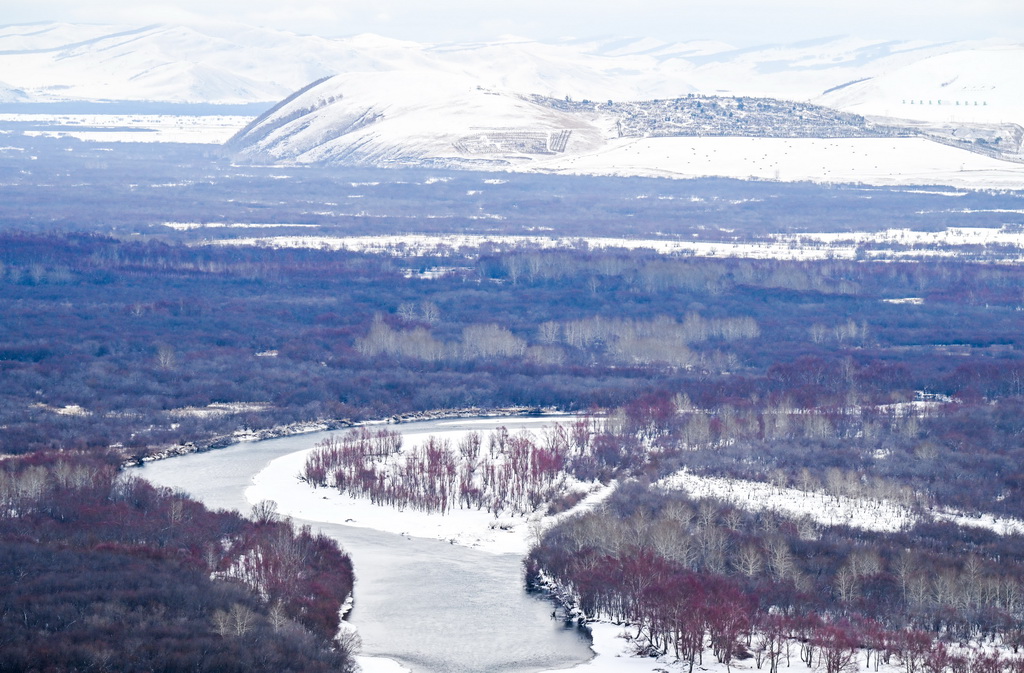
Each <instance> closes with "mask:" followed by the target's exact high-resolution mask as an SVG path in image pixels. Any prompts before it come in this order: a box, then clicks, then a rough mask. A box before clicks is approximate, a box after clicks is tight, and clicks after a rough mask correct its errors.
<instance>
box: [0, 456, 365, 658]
mask: <svg viewBox="0 0 1024 673" xmlns="http://www.w3.org/2000/svg"><path fill="white" fill-rule="evenodd" d="M117 462H118V459H117V457H115V456H97V455H95V454H89V455H84V454H75V453H67V452H63V453H59V454H47V453H42V452H39V453H35V454H33V455H32V456H29V457H25V458H20V459H19V458H11V459H8V460H5V461H3V462H0V671H4V672H7V671H11V672H14V671H43V670H52V671H86V670H96V671H168V672H170V671H217V672H221V671H286V670H304V671H344V670H351V669H352V667H353V665H354V662H353V659H352V657H351V653H350V652H349V651H348V650H347V649H346V648H347V646H346V645H344V644H342V643H339V642H337V641H335V640H334V639H335V636H336V635H337V634H338V629H339V620H340V609H341V607H342V604H343V603H344V601H345V600H346V599H347V598H348V597H349V595H350V594H351V591H352V582H353V576H352V565H351V562H350V560H349V558H348V556H347V555H345V554H344V553H343V552H341V551H340V550H339V549H338V547H337V545H336V544H334V542H333V541H331V540H329V539H327V538H325V537H323V536H320V535H314V534H312V533H311V532H310V531H309V530H306V529H304V530H298V531H297V530H295V529H294V528H293V527H292V525H291V523H290V522H287V521H281V520H278V519H277V517H276V516H275V515H274V509H273V507H272V506H270V505H269V504H267V503H263V504H262V505H261V506H260V507H259V508H257V511H256V512H255V514H256V515H257V517H256V519H255V520H253V521H250V520H246V519H244V518H242V517H241V516H239V515H237V514H234V513H229V512H223V511H222V512H211V511H209V510H207V509H206V508H204V507H203V506H202V505H201V504H200V503H198V502H196V501H193V500H191V499H189V498H188V497H187V496H185V495H183V494H181V493H175V492H171V491H170V490H169V489H161V488H156V487H154V486H152V485H150V484H149V483H147V482H145V481H143V480H140V479H137V478H133V477H126V476H125V475H124V474H123V473H120V472H119V469H118V466H117Z"/></svg>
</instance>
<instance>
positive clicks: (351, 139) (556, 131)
mask: <svg viewBox="0 0 1024 673" xmlns="http://www.w3.org/2000/svg"><path fill="white" fill-rule="evenodd" d="M602 121H604V122H606V123H605V125H604V126H602V124H601V122H602ZM607 122H608V119H606V118H602V117H601V116H599V115H580V114H574V113H572V112H568V111H560V110H557V109H554V108H552V107H551V106H547V105H543V104H542V103H539V102H536V101H531V100H529V99H527V98H525V97H523V96H519V95H516V94H515V93H511V92H507V91H498V90H493V89H487V88H484V87H482V86H479V85H477V84H476V83H475V80H474V79H473V78H471V77H468V76H466V75H461V74H450V73H437V72H432V71H426V70H419V71H393V72H384V73H352V74H346V75H338V76H336V77H333V78H330V79H327V80H325V81H323V82H320V83H317V84H316V85H314V86H312V87H310V88H308V89H307V90H305V91H302V92H299V93H298V94H297V95H295V96H293V97H291V98H289V99H288V100H286V101H284V102H283V103H282V104H280V105H278V106H277V107H276V108H275V109H273V110H272V111H271V112H270V113H268V114H266V115H264V116H263V117H261V118H260V119H258V120H256V122H254V123H253V124H252V125H250V127H249V128H247V129H245V130H243V131H242V132H241V133H240V134H239V135H238V136H236V137H235V139H233V140H232V141H231V143H229V149H231V150H236V151H238V153H239V154H240V155H241V156H242V157H244V158H247V159H251V160H259V161H288V162H297V163H336V164H337V163H356V164H364V165H394V164H402V165H409V164H424V163H438V162H441V163H444V162H447V163H450V164H453V165H455V164H457V165H463V166H468V165H486V164H489V163H501V164H502V165H505V164H507V163H508V162H509V161H516V160H521V159H522V160H529V158H530V157H531V156H533V155H546V154H551V153H553V152H564V151H565V150H566V148H567V147H571V150H572V151H583V150H587V149H597V148H598V147H600V146H601V144H602V143H603V140H604V138H605V137H606V136H607V135H608V134H609V133H611V130H610V129H609V128H608V127H609V126H611V125H612V124H608V123H607ZM570 143H571V145H570Z"/></svg>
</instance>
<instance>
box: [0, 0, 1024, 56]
mask: <svg viewBox="0 0 1024 673" xmlns="http://www.w3.org/2000/svg"><path fill="white" fill-rule="evenodd" d="M211 19H212V20H231V21H240V22H242V23H248V24H253V25H262V26H267V27H273V28H280V29H284V30H291V31H294V32H298V33H310V34H320V35H325V36H342V35H353V34H356V33H378V34H381V35H386V36H389V37H395V38H401V39H410V40H417V41H423V42H443V41H470V40H487V39H493V38H495V37H499V36H502V35H518V36H523V37H532V38H537V39H545V38H557V37H591V36H598V35H623V36H627V35H628V36H638V37H656V38H661V39H666V40H673V41H676V40H678V41H684V40H695V39H714V40H722V41H726V42H730V43H732V44H735V45H737V46H748V45H752V44H763V43H766V42H793V41H798V40H807V39H813V38H817V37H826V36H834V35H855V36H861V37H866V38H873V39H879V38H880V39H923V40H929V41H945V40H956V39H976V38H986V37H1002V38H1011V39H1016V40H1022V41H1024V2H1022V1H1021V0H619V1H617V2H609V1H607V0H497V1H495V0H477V1H473V0H428V1H426V2H424V1H422V0H420V1H416V0H358V1H356V0H334V1H330V2H328V1H322V0H291V1H290V0H168V1H167V2H151V3H147V2H137V1H136V0H105V1H104V2H102V3H101V2H93V1H84V2H83V1H82V0H30V1H26V0H0V24H7V23H27V22H34V21H53V20H57V21H74V22H89V23H130V24H145V23H156V22H166V23H189V22H196V21H198V20H211Z"/></svg>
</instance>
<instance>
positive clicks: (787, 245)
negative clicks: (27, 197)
mask: <svg viewBox="0 0 1024 673" xmlns="http://www.w3.org/2000/svg"><path fill="white" fill-rule="evenodd" d="M1006 212H1007V214H1008V215H1010V216H1011V217H1010V218H1008V219H1013V220H1016V221H1019V222H1024V213H1018V212H1017V211H1006ZM1017 215H1021V217H1016V216H1017ZM1016 224H1017V222H1014V223H1013V224H1012V225H1011V226H1004V227H1002V228H999V229H995V228H984V227H950V228H948V229H944V230H942V231H912V230H910V229H887V230H885V231H880V232H850V233H801V234H775V235H772V236H770V237H769V238H767V239H765V240H763V241H758V242H739V241H693V240H690V241H687V240H677V239H650V238H648V239H643V238H612V237H556V236H487V235H469V234H408V235H404V236H316V235H309V236H247V237H241V238H232V239H211V240H209V241H207V242H206V243H207V244H209V245H256V246H268V247H276V248H324V249H329V250H353V251H359V252H371V253H380V254H389V255H409V256H417V255H425V254H441V255H443V254H444V253H445V251H446V250H469V251H472V250H474V249H477V248H480V247H482V246H483V245H485V244H486V245H490V246H501V247H504V248H506V249H514V248H520V247H521V248H573V247H579V246H582V245H586V246H588V247H590V248H622V249H627V250H639V249H644V250H653V251H655V252H658V253H661V254H665V255H672V254H685V255H693V256H696V257H741V258H746V259H788V260H816V259H857V258H860V257H868V258H882V259H893V258H900V259H907V260H912V259H916V258H924V257H941V256H950V257H952V256H962V255H964V254H965V253H967V252H970V253H971V254H977V253H978V249H979V247H981V248H982V249H984V251H985V253H986V257H985V259H986V260H989V261H1000V262H1020V261H1022V260H1024V236H1022V235H1021V233H1020V232H1019V231H1017V227H1016V226H1015V225H1016ZM165 226H168V227H171V228H174V229H199V228H205V227H210V228H214V227H222V226H231V227H233V228H239V229H242V228H246V227H247V226H248V225H245V224H232V225H219V224H209V225H207V224H202V223H198V222H196V223H181V222H173V223H166V224H165ZM265 226H268V225H252V228H254V229H259V228H262V227H265ZM280 226H285V225H280ZM287 226H293V225H287ZM299 226H315V225H299ZM865 246H871V248H870V249H866V250H865Z"/></svg>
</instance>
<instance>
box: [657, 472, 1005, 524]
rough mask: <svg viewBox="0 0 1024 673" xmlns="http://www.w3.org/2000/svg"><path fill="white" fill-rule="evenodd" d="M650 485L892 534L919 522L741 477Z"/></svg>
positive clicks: (894, 511)
mask: <svg viewBox="0 0 1024 673" xmlns="http://www.w3.org/2000/svg"><path fill="white" fill-rule="evenodd" d="M655 485H656V486H659V487H661V488H665V489H669V490H671V489H681V490H685V491H687V492H688V493H689V494H690V495H692V496H693V497H697V498H708V497H710V498H717V499H719V500H722V501H725V502H728V503H731V504H733V505H735V506H736V507H739V508H742V509H745V510H749V511H763V510H774V511H777V512H780V513H782V514H784V515H786V516H790V517H797V518H800V517H809V518H810V519H811V520H813V521H814V522H815V523H818V524H821V525H823V526H850V527H853V528H861V529H864V530H875V531H882V532H895V531H899V530H903V529H905V528H909V527H910V526H913V525H914V524H915V523H917V522H918V521H920V520H921V514H919V513H918V512H916V511H914V510H913V509H912V508H910V507H908V506H906V505H903V504H900V503H894V502H889V501H884V500H875V499H871V498H851V497H848V496H834V495H830V494H828V493H823V492H815V491H802V490H799V489H795V488H785V487H779V486H774V485H772V484H767V483H764V482H758V481H749V480H745V479H727V478H724V477H706V476H699V475H696V474H693V473H691V472H689V471H687V470H685V469H684V470H682V471H680V472H677V473H676V474H673V475H671V476H668V477H665V478H664V479H662V480H660V481H658V482H656V484H655ZM927 514H928V516H931V517H933V518H935V519H942V520H945V521H949V522H951V523H955V524H957V525H960V526H970V527H975V528H986V529H988V530H991V531H994V532H996V533H999V534H1000V535H1006V534H1020V533H1024V521H1022V520H1020V519H1012V518H1009V517H998V516H994V515H991V514H986V515H981V516H970V515H966V514H963V513H960V512H956V511H952V510H931V511H929V512H928V513H927Z"/></svg>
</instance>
